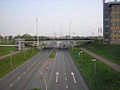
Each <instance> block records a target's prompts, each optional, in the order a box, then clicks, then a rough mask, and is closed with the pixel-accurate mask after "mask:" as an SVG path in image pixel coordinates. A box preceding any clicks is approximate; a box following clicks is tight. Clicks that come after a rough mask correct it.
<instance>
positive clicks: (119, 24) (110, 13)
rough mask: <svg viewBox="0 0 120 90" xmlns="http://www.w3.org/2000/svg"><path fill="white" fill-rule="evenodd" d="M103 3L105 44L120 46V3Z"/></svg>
mask: <svg viewBox="0 0 120 90" xmlns="http://www.w3.org/2000/svg"><path fill="white" fill-rule="evenodd" d="M103 1H104V2H103V37H104V42H107V43H111V44H114V43H115V44H120V2H118V1H117V0H115V1H114V2H105V0H103Z"/></svg>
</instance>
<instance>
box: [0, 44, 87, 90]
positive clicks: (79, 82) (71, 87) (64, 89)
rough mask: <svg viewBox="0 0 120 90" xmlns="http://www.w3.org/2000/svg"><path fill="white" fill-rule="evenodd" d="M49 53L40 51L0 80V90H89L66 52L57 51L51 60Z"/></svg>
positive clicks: (49, 51) (49, 50)
mask: <svg viewBox="0 0 120 90" xmlns="http://www.w3.org/2000/svg"><path fill="white" fill-rule="evenodd" d="M51 45H53V44H51ZM60 45H61V44H59V46H60ZM50 53H51V49H46V50H41V51H40V53H38V54H37V55H35V56H34V57H32V58H31V59H29V60H28V61H26V62H25V63H24V64H22V65H20V66H19V67H17V68H16V69H14V70H13V71H12V72H10V73H8V74H7V75H6V76H4V77H3V78H1V79H0V90H30V89H33V88H41V90H89V88H88V86H87V85H86V83H85V81H84V79H83V77H82V75H81V73H80V72H79V70H78V69H77V67H76V65H75V64H74V62H73V60H72V58H71V56H70V54H69V52H68V50H64V49H57V51H56V55H55V58H53V59H51V58H49V55H50Z"/></svg>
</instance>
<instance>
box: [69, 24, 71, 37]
mask: <svg viewBox="0 0 120 90" xmlns="http://www.w3.org/2000/svg"><path fill="white" fill-rule="evenodd" d="M71 24H72V22H70V23H69V37H71Z"/></svg>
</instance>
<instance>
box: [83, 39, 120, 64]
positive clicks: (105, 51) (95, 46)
mask: <svg viewBox="0 0 120 90" xmlns="http://www.w3.org/2000/svg"><path fill="white" fill-rule="evenodd" d="M84 48H85V49H87V50H89V51H91V52H93V53H95V54H97V55H99V56H101V57H103V58H106V59H108V60H110V61H112V62H114V63H116V64H118V65H120V45H116V44H104V43H103V42H98V41H95V42H93V43H91V44H89V45H88V46H85V47H84Z"/></svg>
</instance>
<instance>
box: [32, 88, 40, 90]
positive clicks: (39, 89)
mask: <svg viewBox="0 0 120 90" xmlns="http://www.w3.org/2000/svg"><path fill="white" fill-rule="evenodd" d="M31 90H41V89H37V88H35V89H31Z"/></svg>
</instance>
